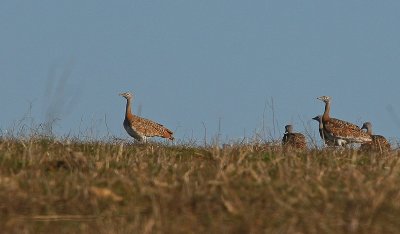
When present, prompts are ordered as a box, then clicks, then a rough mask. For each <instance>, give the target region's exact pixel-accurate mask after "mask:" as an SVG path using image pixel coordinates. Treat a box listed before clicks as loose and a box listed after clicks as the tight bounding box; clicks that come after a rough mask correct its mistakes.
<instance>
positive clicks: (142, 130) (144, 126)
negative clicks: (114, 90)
mask: <svg viewBox="0 0 400 234" xmlns="http://www.w3.org/2000/svg"><path fill="white" fill-rule="evenodd" d="M119 95H120V96H122V97H124V98H126V109H125V120H124V124H123V125H124V128H125V130H126V132H127V133H128V134H129V135H130V136H131V137H133V138H135V139H136V140H137V141H144V142H146V141H147V138H148V137H155V136H158V137H162V138H167V139H170V140H173V139H174V137H173V136H172V134H173V132H172V131H171V130H169V129H167V128H166V127H164V126H163V125H161V124H159V123H156V122H153V121H151V120H149V119H145V118H141V117H139V116H136V115H134V114H132V98H133V95H132V94H131V93H129V92H125V93H120V94H119Z"/></svg>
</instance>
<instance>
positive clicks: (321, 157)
mask: <svg viewBox="0 0 400 234" xmlns="http://www.w3.org/2000/svg"><path fill="white" fill-rule="evenodd" d="M399 156H400V153H399V152H398V151H393V152H389V153H385V154H380V153H372V152H358V151H357V150H351V149H349V150H310V151H306V152H304V151H303V152H297V151H287V150H283V149H281V148H280V147H267V146H257V147H256V146H252V145H240V144H238V145H235V146H231V147H226V148H223V149H219V148H216V147H209V148H208V147H192V146H168V145H163V144H148V145H138V144H127V143H104V142H79V141H73V140H71V141H67V140H65V141H61V142H60V141H56V140H48V139H29V140H18V139H7V140H5V139H3V140H1V141H0V230H2V231H1V232H3V233H397V232H399V230H400V161H399V158H400V157H399Z"/></svg>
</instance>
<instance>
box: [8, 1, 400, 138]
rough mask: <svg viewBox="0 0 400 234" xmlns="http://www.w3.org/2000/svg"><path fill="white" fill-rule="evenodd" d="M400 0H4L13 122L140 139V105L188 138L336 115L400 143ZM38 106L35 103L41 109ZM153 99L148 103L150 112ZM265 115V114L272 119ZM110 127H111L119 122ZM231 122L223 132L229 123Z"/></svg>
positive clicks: (239, 133)
mask: <svg viewBox="0 0 400 234" xmlns="http://www.w3.org/2000/svg"><path fill="white" fill-rule="evenodd" d="M398 12H400V2H399V1H394V0H393V1H390V0H388V1H319V0H314V1H235V0H229V1H228V0H220V1H208V0H205V1H187V0H180V1H178V0H174V1H165V0H159V1H114V2H99V1H94V0H80V1H50V0H43V1H15V0H12V1H11V0H4V1H1V2H0V31H1V37H0V79H1V86H0V108H1V110H2V111H1V114H0V128H1V129H2V130H3V131H5V130H7V129H10V128H12V126H15V124H16V123H18V121H19V120H20V119H21V118H23V117H24V116H26V114H27V113H28V111H29V110H30V112H29V116H30V117H31V118H32V119H34V120H35V122H36V123H41V122H46V121H48V120H49V119H55V118H56V119H57V121H56V123H55V125H54V131H55V133H56V134H57V135H60V136H63V135H66V134H72V135H79V134H82V132H85V131H86V132H87V131H88V129H90V130H91V131H89V132H91V134H93V136H95V137H102V136H104V135H105V134H106V133H107V132H108V133H110V134H112V135H113V136H117V137H121V138H126V137H127V135H126V133H125V131H124V129H123V127H122V120H123V114H124V106H125V100H124V99H123V98H122V97H120V96H118V93H120V92H123V91H131V92H133V93H134V95H135V100H134V111H135V112H136V111H138V109H140V113H141V116H143V117H146V118H149V119H153V120H155V121H157V122H160V123H162V124H164V125H166V126H167V127H168V128H170V129H171V130H173V131H175V135H176V138H178V139H180V140H184V141H185V140H188V139H195V140H198V141H201V140H202V139H203V137H204V126H205V127H206V129H207V136H208V137H209V138H211V137H212V136H216V134H217V133H218V132H219V131H220V134H221V138H222V139H224V140H235V139H240V138H243V137H244V136H246V137H253V136H254V133H255V132H260V131H261V129H262V126H263V122H264V127H265V129H267V131H269V132H271V133H273V122H272V109H271V107H270V104H271V100H273V102H274V115H275V119H276V121H277V128H278V129H275V134H273V136H275V137H280V134H281V133H282V132H283V126H284V125H285V124H287V123H292V124H294V126H295V129H296V130H297V131H301V132H304V131H305V125H306V126H307V124H310V126H311V127H312V128H311V130H312V131H314V132H315V131H316V124H317V123H314V122H313V121H312V120H311V118H312V117H314V116H315V115H317V114H321V113H322V112H323V103H321V102H320V101H318V100H316V97H318V96H321V95H329V96H332V98H333V103H332V113H331V114H332V116H334V117H336V118H339V119H344V120H347V121H350V122H353V123H356V124H359V125H361V124H362V122H363V121H371V122H372V124H373V126H374V131H375V133H377V134H382V135H385V136H387V137H388V138H398V137H399V132H400V125H399V123H398V122H399V120H398V116H400V106H399V102H398V101H399V100H400V92H399V86H400V79H399V77H400V66H399V64H400V30H399V29H398V28H399V22H400V14H398ZM30 106H31V109H30ZM139 107H140V108H139ZM263 120H264V121H263ZM105 123H107V126H106V124H105ZM219 129H220V130H219Z"/></svg>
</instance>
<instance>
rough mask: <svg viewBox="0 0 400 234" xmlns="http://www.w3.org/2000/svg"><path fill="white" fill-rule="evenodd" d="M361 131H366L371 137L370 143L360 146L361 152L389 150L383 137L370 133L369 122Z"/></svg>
mask: <svg viewBox="0 0 400 234" xmlns="http://www.w3.org/2000/svg"><path fill="white" fill-rule="evenodd" d="M361 129H366V130H367V134H368V135H370V136H371V138H372V141H371V142H368V143H364V144H361V147H360V149H361V150H376V151H388V150H390V144H389V142H388V141H387V140H386V138H385V137H384V136H381V135H374V134H373V133H372V124H371V123H370V122H365V123H364V124H363V126H362V127H361Z"/></svg>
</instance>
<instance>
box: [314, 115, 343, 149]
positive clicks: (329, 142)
mask: <svg viewBox="0 0 400 234" xmlns="http://www.w3.org/2000/svg"><path fill="white" fill-rule="evenodd" d="M312 119H313V120H316V121H318V131H319V136H320V137H321V139H322V140H323V141H324V143H325V144H326V145H328V146H335V145H336V146H338V144H337V143H336V144H335V141H333V140H332V139H330V138H329V136H328V133H327V132H326V131H325V130H324V124H323V123H322V116H321V115H317V116H315V117H314V118H312Z"/></svg>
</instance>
